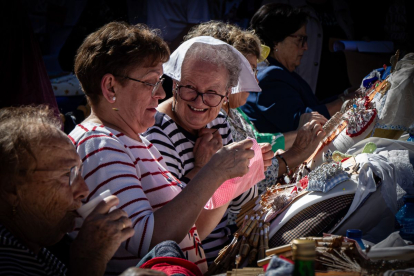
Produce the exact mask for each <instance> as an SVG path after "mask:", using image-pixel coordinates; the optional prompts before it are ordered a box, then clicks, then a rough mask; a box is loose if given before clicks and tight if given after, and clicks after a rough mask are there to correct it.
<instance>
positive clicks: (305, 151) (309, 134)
mask: <svg viewBox="0 0 414 276" xmlns="http://www.w3.org/2000/svg"><path fill="white" fill-rule="evenodd" d="M325 134H326V133H325V131H324V130H323V129H322V126H321V124H320V123H319V121H317V120H312V121H311V122H309V123H306V124H305V125H304V126H303V127H301V128H300V129H299V130H298V134H297V136H296V139H295V141H294V142H293V145H292V147H291V148H290V150H291V151H294V152H295V153H296V154H298V155H300V156H302V157H303V158H304V159H306V158H308V157H309V156H310V155H311V154H312V153H313V152H314V151H315V150H316V148H317V147H318V145H319V143H320V142H321V141H322V139H323V138H324V137H325Z"/></svg>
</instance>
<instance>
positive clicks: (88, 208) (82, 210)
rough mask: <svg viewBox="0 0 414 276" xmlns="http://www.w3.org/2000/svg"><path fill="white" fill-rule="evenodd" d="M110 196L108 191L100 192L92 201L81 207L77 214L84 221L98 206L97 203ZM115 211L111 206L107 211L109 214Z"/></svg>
mask: <svg viewBox="0 0 414 276" xmlns="http://www.w3.org/2000/svg"><path fill="white" fill-rule="evenodd" d="M110 195H112V194H111V191H110V190H106V191H104V192H102V193H101V194H99V196H97V197H95V198H94V199H92V200H91V201H89V202H88V203H86V204H84V205H82V206H81V207H80V208H79V209H78V210H77V212H78V214H79V215H81V216H82V217H83V218H84V219H85V218H86V217H87V216H89V214H90V213H91V212H92V211H93V209H95V207H96V206H97V205H98V204H99V202H101V201H102V200H105V198H107V197H108V196H110ZM115 209H116V207H115V206H113V207H112V208H111V209H110V210H109V213H110V212H112V211H113V210H115Z"/></svg>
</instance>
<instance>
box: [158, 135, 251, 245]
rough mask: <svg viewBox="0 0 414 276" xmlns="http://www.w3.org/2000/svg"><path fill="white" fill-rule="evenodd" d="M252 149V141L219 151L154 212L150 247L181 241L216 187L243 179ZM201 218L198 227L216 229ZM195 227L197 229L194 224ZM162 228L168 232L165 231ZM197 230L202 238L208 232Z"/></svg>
mask: <svg viewBox="0 0 414 276" xmlns="http://www.w3.org/2000/svg"><path fill="white" fill-rule="evenodd" d="M252 146H253V142H252V141H250V140H244V141H241V142H238V143H232V144H230V145H228V146H224V147H223V148H221V149H220V150H219V151H218V152H217V153H216V154H214V155H213V156H212V158H211V159H210V161H209V162H208V163H207V164H206V165H205V166H204V167H203V168H202V169H200V171H199V172H198V173H197V174H196V175H195V176H194V177H193V179H192V180H191V181H190V182H189V183H188V185H187V187H186V188H185V189H183V191H182V192H181V193H180V194H178V195H177V196H176V197H175V198H174V199H173V200H171V201H170V202H169V203H168V204H166V205H165V206H163V207H162V208H160V209H158V210H157V211H155V212H154V220H155V225H154V231H153V236H152V240H151V248H152V247H153V246H155V245H156V244H158V243H160V242H161V241H164V240H166V239H167V240H174V241H176V242H180V241H181V240H182V238H183V237H184V235H185V234H186V233H188V231H189V230H190V229H191V227H192V226H193V224H194V222H195V221H196V220H197V219H198V218H199V216H200V214H201V212H202V211H203V210H204V206H205V204H206V203H207V201H208V200H209V199H210V198H211V196H212V195H213V194H214V192H215V191H216V190H217V188H218V187H220V185H221V184H222V183H223V182H225V181H226V180H228V179H230V178H234V177H238V176H243V175H244V174H246V173H247V172H248V165H249V160H250V159H251V158H253V156H254V151H253V150H251V147H252ZM203 215H204V214H203ZM216 215H217V214H216ZM222 215H223V214H221V216H220V219H221V217H222ZM178 216H179V219H178ZM203 217H204V216H203ZM217 217H218V215H217ZM205 219H206V221H203V223H202V225H203V226H202V227H204V228H205V227H206V225H208V227H212V228H213V229H214V227H216V225H217V223H216V222H215V218H210V220H209V219H208V218H205ZM207 221H210V223H207ZM196 225H197V224H196ZM200 226H201V225H200ZM197 228H199V226H198V225H197ZM166 229H168V231H165V230H166ZM199 231H201V233H203V236H205V235H206V234H208V233H206V232H208V230H207V231H204V230H203V229H199ZM210 232H211V230H210ZM201 238H203V237H201Z"/></svg>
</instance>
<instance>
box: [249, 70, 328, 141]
mask: <svg viewBox="0 0 414 276" xmlns="http://www.w3.org/2000/svg"><path fill="white" fill-rule="evenodd" d="M279 71H280V70H279ZM273 74H276V73H273ZM273 74H271V75H269V76H265V78H264V79H263V81H261V82H260V86H261V88H262V91H263V92H261V93H259V95H258V96H257V102H256V105H257V107H258V109H259V110H260V112H261V113H262V114H263V116H264V117H265V119H266V122H268V123H269V124H271V125H272V126H273V128H274V129H276V130H280V131H281V132H283V133H285V132H289V131H294V130H296V129H297V128H298V126H299V121H300V118H301V115H302V114H304V113H309V112H312V111H317V112H318V113H320V114H322V115H324V116H325V115H326V116H328V117H329V113H328V110H327V108H326V106H325V105H323V104H322V105H316V106H306V104H305V102H303V100H302V98H301V95H300V93H299V91H298V90H297V88H296V87H294V86H293V85H290V84H289V83H287V82H285V81H283V80H281V77H280V76H273ZM326 116H325V117H326ZM258 130H259V131H262V130H260V129H258Z"/></svg>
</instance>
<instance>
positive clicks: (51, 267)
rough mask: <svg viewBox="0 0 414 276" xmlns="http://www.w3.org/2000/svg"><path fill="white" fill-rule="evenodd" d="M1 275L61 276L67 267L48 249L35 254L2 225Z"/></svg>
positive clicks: (0, 236)
mask: <svg viewBox="0 0 414 276" xmlns="http://www.w3.org/2000/svg"><path fill="white" fill-rule="evenodd" d="M0 275H7V276H8V275H22V276H23V275H24V276H46V275H50V276H59V275H66V267H65V265H64V264H62V263H61V262H60V261H59V260H58V259H57V258H56V257H55V256H54V255H53V254H52V253H50V252H49V251H48V250H47V249H46V248H43V249H41V250H40V252H39V253H38V254H35V253H34V252H33V251H32V250H30V249H29V248H27V247H26V246H24V245H23V244H22V243H21V242H20V241H19V240H18V239H17V238H15V237H14V236H13V234H12V233H10V232H9V230H7V229H6V228H5V227H4V226H3V225H2V224H0Z"/></svg>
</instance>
